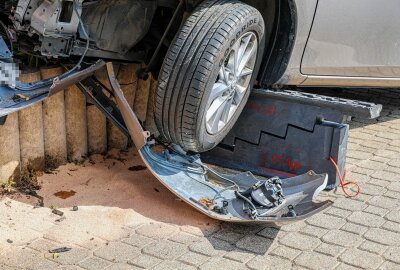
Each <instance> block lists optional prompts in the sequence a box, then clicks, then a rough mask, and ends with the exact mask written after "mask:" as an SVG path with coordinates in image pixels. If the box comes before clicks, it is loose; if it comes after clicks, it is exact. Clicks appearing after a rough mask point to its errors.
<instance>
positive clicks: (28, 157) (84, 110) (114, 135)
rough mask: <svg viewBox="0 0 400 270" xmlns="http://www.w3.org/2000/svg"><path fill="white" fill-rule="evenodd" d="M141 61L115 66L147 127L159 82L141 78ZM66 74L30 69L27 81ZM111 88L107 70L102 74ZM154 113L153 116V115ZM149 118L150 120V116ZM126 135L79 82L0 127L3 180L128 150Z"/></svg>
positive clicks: (59, 70)
mask: <svg viewBox="0 0 400 270" xmlns="http://www.w3.org/2000/svg"><path fill="white" fill-rule="evenodd" d="M138 67H139V66H138V65H137V64H119V65H116V66H115V72H116V74H117V78H118V80H119V82H120V84H121V88H122V90H123V92H124V94H125V96H126V98H127V100H128V102H129V103H130V104H131V106H132V108H134V109H135V110H136V112H137V114H138V116H139V118H140V120H141V121H143V122H145V121H146V122H145V123H146V127H149V128H151V129H153V128H154V121H151V120H150V118H151V117H152V109H151V99H152V98H153V97H154V94H153V93H152V91H154V89H155V87H156V84H157V82H156V81H155V80H154V79H152V78H150V79H148V80H147V81H142V80H138V79H137V77H136V75H135V74H136V69H137V68H138ZM62 72H63V70H62V68H60V67H44V68H41V69H40V70H26V71H23V74H22V75H21V78H20V79H21V81H23V82H26V83H29V82H34V81H37V80H40V79H47V78H51V77H54V76H56V75H59V74H61V73H62ZM96 76H97V78H98V79H99V80H100V81H102V83H103V84H104V85H105V86H106V87H109V83H108V80H107V74H106V72H105V70H100V71H98V72H97V74H96ZM147 116H149V117H147ZM146 117H147V119H149V120H146ZM127 147H128V138H127V137H126V136H125V135H123V134H122V133H121V132H120V131H119V130H118V129H117V128H116V127H115V126H114V125H113V124H112V123H110V122H108V121H107V120H106V118H105V116H104V115H103V114H102V113H101V112H100V111H99V110H98V109H97V108H96V106H94V105H92V104H88V103H87V102H86V98H85V96H84V95H83V94H82V93H81V91H80V90H79V89H78V88H77V87H76V86H75V85H74V86H71V87H69V88H68V89H65V90H64V91H62V92H60V93H58V94H56V95H54V96H52V97H50V98H48V99H47V100H45V101H44V102H42V103H40V104H36V105H34V106H32V107H29V108H27V109H25V110H22V111H20V112H17V113H14V114H11V115H9V116H8V117H7V120H6V122H5V124H4V125H2V126H0V183H1V182H4V181H7V180H8V179H10V178H11V179H17V178H18V177H19V176H20V175H21V173H22V172H24V170H27V169H28V168H29V169H33V170H36V171H42V170H44V169H45V168H56V167H58V166H60V165H62V164H65V163H67V162H80V161H82V160H84V159H85V158H86V157H87V156H88V155H90V154H95V153H98V154H104V153H106V152H107V150H109V149H111V148H118V149H126V148H127Z"/></svg>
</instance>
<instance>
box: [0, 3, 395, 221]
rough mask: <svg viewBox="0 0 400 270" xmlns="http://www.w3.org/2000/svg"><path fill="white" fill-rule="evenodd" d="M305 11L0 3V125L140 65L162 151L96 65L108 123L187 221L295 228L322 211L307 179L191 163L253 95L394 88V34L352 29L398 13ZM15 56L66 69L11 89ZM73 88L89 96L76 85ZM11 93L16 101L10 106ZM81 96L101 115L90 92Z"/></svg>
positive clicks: (311, 177)
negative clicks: (190, 215) (182, 204)
mask: <svg viewBox="0 0 400 270" xmlns="http://www.w3.org/2000/svg"><path fill="white" fill-rule="evenodd" d="M317 2H318V1H297V0H285V1H279V0H269V1H265V0H244V1H235V0H204V1H201V0H180V1H179V0H51V1H50V0H5V1H2V2H1V3H0V31H1V32H0V34H1V35H0V59H1V62H2V63H3V64H9V65H8V68H4V69H3V70H2V72H3V73H7V74H8V75H7V74H6V75H5V77H6V78H9V80H5V81H4V83H3V86H0V117H2V116H6V115H7V114H9V113H12V112H15V111H18V110H20V109H23V108H25V107H27V106H30V105H32V104H34V103H36V102H40V101H42V100H43V99H45V98H46V97H48V96H49V95H52V94H54V93H56V92H57V91H60V90H62V89H65V88H66V87H67V86H69V85H71V84H74V83H78V82H81V81H82V82H83V81H84V80H86V79H87V78H89V77H90V76H92V75H93V74H94V72H95V71H96V70H98V69H100V68H103V67H104V66H105V65H106V64H105V61H123V62H136V63H143V64H144V65H143V66H144V68H142V69H140V70H138V72H137V76H138V77H139V78H140V79H143V80H146V79H147V78H148V74H150V73H151V74H153V76H154V77H155V78H158V87H157V89H156V94H155V97H156V98H155V101H154V117H155V123H156V125H157V129H158V131H159V132H160V133H161V137H162V141H163V142H166V143H167V144H169V147H168V149H166V150H165V151H163V152H161V153H158V152H156V151H153V150H152V145H153V144H152V142H151V141H150V140H149V137H150V134H149V132H147V131H145V130H144V129H143V127H142V125H141V123H140V122H139V121H138V119H137V117H136V115H135V113H134V112H133V111H132V110H131V109H130V108H129V106H128V105H127V102H126V100H125V98H124V96H123V94H122V92H121V91H120V88H119V84H118V82H117V81H116V80H115V75H114V73H113V68H112V65H110V64H107V65H106V68H107V71H108V74H109V79H110V82H111V85H112V88H113V89H112V93H113V95H114V98H115V100H116V103H117V104H116V106H117V107H118V109H119V110H120V115H121V117H122V120H123V122H124V123H121V121H118V119H117V120H115V117H114V120H115V122H117V123H118V124H119V125H120V126H121V128H123V129H124V128H125V129H126V130H127V132H129V134H130V135H131V137H132V140H133V142H134V143H135V146H136V147H137V148H138V150H139V152H140V154H141V155H142V158H143V160H144V161H145V163H146V165H147V166H148V167H149V168H150V170H151V171H152V172H153V174H154V175H155V176H156V177H157V178H158V179H159V180H160V181H161V182H162V183H164V184H165V185H166V186H167V187H168V188H169V189H170V190H171V191H172V192H174V193H175V194H177V195H178V196H179V197H181V198H182V199H183V200H184V201H186V202H188V203H189V204H191V205H192V206H193V207H195V208H196V209H198V210H199V211H202V212H203V213H205V214H207V215H209V216H212V217H214V218H217V219H221V220H229V221H238V222H239V221H246V222H275V221H290V220H297V219H302V218H305V217H307V216H309V215H312V214H314V213H316V212H318V211H320V210H322V209H324V208H325V207H327V206H328V205H329V204H330V202H329V201H326V202H320V203H317V202H316V197H317V195H318V194H319V192H320V191H322V190H323V189H324V188H325V187H326V183H327V175H325V174H315V173H314V172H312V171H311V172H309V173H307V174H304V175H299V176H295V177H292V178H291V179H290V180H285V181H282V179H280V178H278V177H271V178H268V179H264V178H260V177H256V176H254V175H253V174H252V173H250V172H244V173H240V174H238V175H234V176H232V175H228V174H222V173H220V172H218V171H216V170H215V169H213V168H212V167H210V166H208V165H206V164H204V163H203V162H202V161H201V160H200V157H199V155H197V154H196V153H201V152H205V151H208V150H210V149H213V148H214V147H215V146H216V145H217V144H218V143H220V142H221V141H222V140H223V139H224V138H225V136H226V135H227V134H228V132H229V131H230V130H231V129H232V127H233V126H234V124H235V122H236V121H237V119H238V118H239V115H240V114H241V112H242V110H243V108H244V107H245V104H246V101H247V100H248V98H249V95H250V93H251V90H252V89H253V88H268V87H270V86H275V87H278V88H281V87H282V86H353V87H356V86H380V85H385V86H398V84H399V82H400V79H399V77H400V76H398V75H399V73H398V72H397V73H396V70H397V69H398V67H399V65H397V64H398V63H396V61H397V60H395V59H399V58H398V57H397V58H396V57H390V59H391V60H390V61H391V64H390V65H389V64H387V60H388V59H389V58H388V57H389V56H395V55H397V54H398V52H397V51H398V50H397V49H396V50H395V47H396V46H397V45H395V44H397V43H396V42H395V36H396V35H392V36H387V35H385V32H384V31H380V30H379V27H378V26H379V23H378V22H379V21H380V17H381V16H385V17H386V16H387V15H384V12H382V13H381V14H380V15H379V14H378V15H377V16H374V17H373V18H372V19H373V20H377V21H376V23H374V22H369V23H368V25H369V27H365V26H364V25H363V22H365V21H367V19H368V20H369V17H367V16H368V12H366V11H368V10H374V8H380V9H385V11H387V12H392V13H393V12H395V11H396V10H397V9H398V7H389V6H390V5H393V6H396V5H394V4H390V5H388V6H385V7H383V6H382V5H380V4H379V3H378V2H376V1H375V2H376V3H375V2H374V1H368V3H366V4H362V5H355V4H354V3H353V2H352V1H340V2H341V3H340V4H338V3H337V1H335V2H332V3H331V2H329V1H322V2H320V3H318V6H317ZM391 8H392V9H391ZM359 9H362V10H363V11H360V10H359ZM353 13H354V14H355V15H354V14H353ZM397 17H398V16H396V14H393V16H392V18H397ZM332 25H334V26H335V27H334V28H333V27H332ZM348 25H352V26H353V28H354V29H353V30H352V32H350V31H349V29H348V27H347V26H348ZM355 33H357V35H356V34H355ZM370 33H374V34H373V35H370ZM383 35H385V36H383ZM372 38H373V39H374V40H383V39H381V38H385V42H384V43H385V50H384V51H380V50H379V46H378V45H377V44H376V42H372V40H371V39H372ZM391 41H393V42H391ZM382 46H383V45H382ZM378 50H379V53H378ZM18 52H22V53H24V54H28V55H33V56H36V57H42V58H44V59H52V61H56V62H57V63H60V64H65V65H69V66H70V68H69V71H67V72H66V73H65V74H63V75H60V76H58V77H56V78H51V79H48V80H44V81H39V82H36V83H31V84H23V83H21V82H18V81H16V80H15V79H12V78H14V77H15V76H13V75H12V74H13V70H14V66H10V65H12V64H13V63H15V58H17V57H18ZM375 52H376V53H375ZM391 52H392V53H393V54H392V55H391V54H390V53H391ZM371 55H375V57H371ZM13 56H14V57H13ZM392 62H393V63H392ZM71 63H72V66H71ZM396 74H397V76H396ZM10 78H11V79H10ZM86 82H87V81H86ZM81 87H82V88H83V91H86V92H89V90H87V89H88V88H85V83H81ZM90 89H93V87H91V88H90ZM18 94H21V95H23V97H24V98H20V99H16V98H13V97H15V96H16V95H18ZM87 94H88V95H89V96H90V97H91V98H92V99H93V100H94V102H97V103H98V105H99V106H100V107H101V104H100V103H101V102H100V101H99V95H101V93H97V94H96V95H95V94H93V93H87ZM102 99H103V101H104V99H107V98H104V96H102ZM102 111H103V112H104V113H105V114H107V113H108V112H107V110H102Z"/></svg>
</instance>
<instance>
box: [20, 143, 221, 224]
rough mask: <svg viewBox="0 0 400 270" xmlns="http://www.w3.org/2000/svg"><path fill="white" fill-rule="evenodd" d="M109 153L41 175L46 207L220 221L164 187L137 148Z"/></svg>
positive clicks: (182, 221) (179, 220)
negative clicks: (112, 209) (110, 209)
mask: <svg viewBox="0 0 400 270" xmlns="http://www.w3.org/2000/svg"><path fill="white" fill-rule="evenodd" d="M108 156H109V158H105V157H104V156H100V155H94V156H91V157H90V158H89V159H88V160H86V161H85V162H84V163H83V164H81V165H75V164H66V165H63V166H61V167H59V168H57V170H55V171H53V173H52V174H43V175H42V176H40V177H39V178H38V180H39V182H40V183H41V186H42V188H41V189H40V191H38V195H40V196H41V197H43V202H44V206H45V207H50V206H55V207H57V208H58V209H60V208H71V207H73V206H79V207H81V206H82V207H83V206H105V207H116V208H120V209H123V210H126V211H129V212H130V211H133V212H135V213H138V214H140V215H141V216H144V217H146V218H150V219H152V220H155V221H161V222H168V223H173V224H178V225H191V226H196V227H199V228H209V227H213V226H215V225H216V224H219V222H217V221H214V220H212V219H210V218H209V217H207V216H205V215H203V214H201V213H200V212H198V211H196V210H195V209H193V208H192V207H190V205H188V204H186V203H185V202H183V201H182V200H180V199H179V198H178V197H177V196H175V195H174V194H173V193H171V192H170V191H169V190H168V189H167V188H165V187H164V186H163V185H162V184H161V183H160V182H159V181H158V180H157V179H156V178H155V177H154V176H153V175H152V174H151V173H150V171H149V170H147V169H146V166H145V165H144V164H143V162H142V161H141V159H140V157H139V155H138V154H137V151H136V150H133V149H130V150H129V151H128V152H116V151H115V150H113V151H112V152H111V153H109V155H108ZM119 160H124V161H125V162H119ZM55 194H57V195H58V196H56V195H55ZM23 201H26V199H23ZM34 203H37V201H35V202H34Z"/></svg>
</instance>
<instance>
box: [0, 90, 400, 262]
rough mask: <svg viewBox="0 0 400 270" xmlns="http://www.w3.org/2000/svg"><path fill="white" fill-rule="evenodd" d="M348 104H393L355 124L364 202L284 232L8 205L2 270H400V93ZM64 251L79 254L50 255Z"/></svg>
mask: <svg viewBox="0 0 400 270" xmlns="http://www.w3.org/2000/svg"><path fill="white" fill-rule="evenodd" d="M340 95H341V96H344V97H349V98H359V99H363V100H368V101H374V102H377V103H382V104H384V110H383V113H382V116H381V117H380V118H379V119H376V120H365V119H359V120H358V119H354V121H353V122H351V130H350V138H349V145H348V159H347V168H348V179H354V180H357V181H358V183H359V184H360V187H361V191H362V193H361V194H360V195H359V196H358V197H356V198H354V199H348V198H344V196H343V194H342V193H341V192H340V190H339V191H337V192H328V193H324V194H323V195H322V197H323V198H324V199H332V200H334V201H335V203H334V205H333V206H332V207H330V208H329V209H327V210H326V211H324V212H323V213H320V214H318V215H315V216H313V217H311V218H309V219H308V220H305V221H301V222H297V223H294V224H288V225H284V226H281V227H278V226H276V227H265V226H243V225H235V224H228V223H216V224H214V223H213V224H210V225H209V226H205V227H204V226H203V227H197V226H196V225H195V223H194V224H193V223H192V224H189V225H188V224H174V222H160V221H158V220H155V219H152V218H149V217H147V216H144V215H141V214H139V213H136V212H135V211H134V210H132V209H122V208H116V207H107V206H101V205H97V206H96V205H92V206H82V207H80V208H79V211H77V212H73V211H69V210H68V209H61V210H63V211H64V212H65V217H66V219H65V220H63V221H56V220H57V219H59V217H57V216H55V215H54V214H51V213H50V211H49V209H48V208H37V209H32V206H31V205H29V204H26V203H22V202H19V201H16V200H11V199H9V198H3V199H1V201H0V269H174V270H176V269H230V270H233V269H254V270H258V269H357V268H364V269H400V91H396V90H363V91H361V92H360V91H347V90H346V91H343V92H341V93H340ZM110 181H111V180H110ZM112 181H117V180H115V179H113V180H112ZM176 211H180V209H176ZM8 240H11V241H12V243H11V241H8ZM9 242H10V243H9ZM62 246H68V247H71V248H72V249H71V251H69V252H65V253H60V254H58V255H56V256H54V255H52V254H49V252H48V250H49V249H51V248H55V247H62Z"/></svg>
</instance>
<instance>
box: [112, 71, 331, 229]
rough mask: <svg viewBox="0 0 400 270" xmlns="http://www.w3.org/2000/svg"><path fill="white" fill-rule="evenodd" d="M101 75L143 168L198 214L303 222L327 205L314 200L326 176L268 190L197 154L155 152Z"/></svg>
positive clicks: (297, 179) (247, 175)
mask: <svg viewBox="0 0 400 270" xmlns="http://www.w3.org/2000/svg"><path fill="white" fill-rule="evenodd" d="M107 71H108V75H109V80H110V83H111V86H112V88H113V89H112V90H113V94H114V98H115V100H116V102H117V105H118V108H119V109H120V111H121V114H122V118H123V119H124V122H125V125H126V127H127V130H128V132H129V134H130V136H131V138H132V140H133V142H134V144H135V146H136V148H137V149H138V151H139V153H140V156H141V158H142V159H143V161H144V162H145V164H146V166H147V167H148V168H149V170H150V171H151V173H152V174H153V175H154V176H155V177H156V178H157V179H158V180H159V181H160V182H161V183H162V184H164V185H165V186H166V187H167V188H168V189H169V190H170V191H172V192H173V193H174V194H176V195H177V196H178V197H179V198H181V199H182V200H183V201H185V202H186V203H188V204H189V205H191V206H192V207H194V208H195V209H197V210H198V211H200V212H202V213H204V214H206V215H208V216H210V217H212V218H214V219H218V220H222V221H231V222H248V223H254V222H256V223H259V222H262V223H278V222H279V223H281V222H290V221H296V220H300V219H305V218H307V217H309V216H311V215H313V214H316V213H318V212H320V211H322V210H323V209H325V208H326V207H328V206H329V205H331V204H332V202H331V201H324V202H317V201H316V198H317V196H318V194H319V193H320V192H321V191H322V190H324V189H325V187H326V185H327V181H328V175H327V174H315V173H314V172H313V171H310V172H308V173H307V174H304V175H299V176H296V177H292V178H288V179H285V181H283V182H282V183H280V184H271V189H269V190H268V189H265V187H264V186H263V185H262V184H264V183H266V182H267V181H270V179H262V178H256V177H255V176H254V175H253V174H252V173H250V172H245V173H239V174H236V175H233V174H221V173H219V172H217V171H216V170H214V169H212V168H211V167H210V166H207V165H205V164H203V163H202V162H201V160H200V157H199V156H198V155H194V156H189V155H187V154H186V153H184V152H183V151H181V150H180V149H179V148H178V147H176V148H169V149H165V150H164V151H161V152H158V153H157V151H154V150H153V149H152V145H153V143H152V142H149V141H148V138H149V136H150V134H149V132H147V131H144V130H143V128H142V126H141V124H140V123H139V121H138V119H137V117H136V115H135V113H134V112H133V110H132V109H131V108H130V106H129V104H128V102H127V101H126V99H125V97H124V95H123V92H122V90H121V88H120V86H119V84H118V82H117V80H116V78H115V74H114V71H113V66H112V64H111V63H108V64H107ZM262 187H264V189H263V188H262ZM264 195H265V196H264ZM255 196H261V197H263V196H264V197H263V199H264V201H267V202H269V204H264V205H263V204H262V203H260V200H257V198H256V197H255ZM277 196H278V197H279V199H276V197H277ZM274 198H275V199H274Z"/></svg>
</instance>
